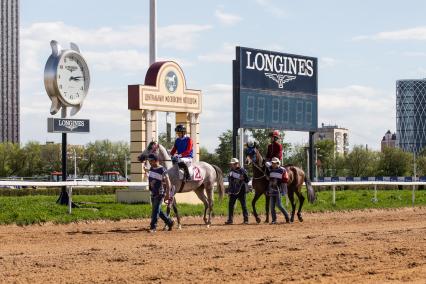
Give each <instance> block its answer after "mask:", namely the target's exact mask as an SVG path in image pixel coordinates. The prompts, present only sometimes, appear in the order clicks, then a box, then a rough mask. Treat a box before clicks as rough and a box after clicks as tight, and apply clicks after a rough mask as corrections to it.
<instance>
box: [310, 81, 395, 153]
mask: <svg viewBox="0 0 426 284" xmlns="http://www.w3.org/2000/svg"><path fill="white" fill-rule="evenodd" d="M318 109H319V121H318V123H319V124H321V122H324V123H326V124H327V123H332V124H337V125H339V126H340V127H345V128H348V129H349V131H350V133H349V135H350V143H351V145H354V144H366V143H367V144H368V145H369V146H370V147H372V148H375V149H379V147H380V144H379V143H380V141H381V138H382V136H383V134H384V133H385V132H386V131H387V130H388V129H394V130H393V131H395V125H396V120H395V115H396V111H395V95H394V92H392V91H389V92H384V91H382V90H378V89H375V88H372V87H368V86H360V85H350V86H346V87H343V88H328V89H323V90H320V92H319V94H318Z"/></svg>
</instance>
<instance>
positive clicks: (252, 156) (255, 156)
mask: <svg viewBox="0 0 426 284" xmlns="http://www.w3.org/2000/svg"><path fill="white" fill-rule="evenodd" d="M257 146H258V145H257V143H256V142H247V148H246V151H245V153H246V160H245V164H246V165H250V164H251V163H260V162H261V157H260V153H259V150H258V149H257Z"/></svg>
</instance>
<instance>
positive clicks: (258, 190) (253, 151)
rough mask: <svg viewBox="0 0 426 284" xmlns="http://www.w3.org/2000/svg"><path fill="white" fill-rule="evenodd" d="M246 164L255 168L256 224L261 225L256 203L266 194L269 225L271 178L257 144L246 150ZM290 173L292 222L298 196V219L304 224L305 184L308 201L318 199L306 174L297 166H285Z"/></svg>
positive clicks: (289, 188) (288, 186)
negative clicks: (295, 196) (303, 187)
mask: <svg viewBox="0 0 426 284" xmlns="http://www.w3.org/2000/svg"><path fill="white" fill-rule="evenodd" d="M246 164H247V165H250V164H251V165H252V166H253V181H252V185H253V188H254V192H255V194H254V197H253V201H252V203H251V204H252V207H253V215H254V217H255V218H256V222H257V223H260V221H261V220H260V218H259V215H258V214H257V212H256V202H257V200H258V199H259V198H260V197H261V196H262V195H263V194H264V195H265V198H266V202H265V212H266V220H265V222H266V223H269V198H268V196H267V195H266V192H267V191H268V186H269V178H268V177H267V176H266V166H265V163H264V160H263V157H262V155H261V154H260V152H259V150H258V149H257V145H256V143H254V145H253V146H249V145H247V149H246ZM284 167H285V168H286V170H287V172H288V177H289V179H288V182H287V192H288V198H289V199H290V203H291V208H292V210H291V217H290V222H293V221H294V214H295V212H296V203H295V201H294V194H296V195H297V197H298V199H299V208H298V210H297V218H298V219H299V221H300V222H303V218H302V206H303V202H304V201H305V197H304V196H303V194H302V185H303V182H305V184H306V188H307V195H308V200H309V202H310V203H313V202H314V201H315V199H316V196H315V191H314V189H313V187H312V185H311V181H310V180H309V178H308V177H306V176H305V172H304V171H303V170H302V169H301V168H298V167H296V166H293V165H285V166H284Z"/></svg>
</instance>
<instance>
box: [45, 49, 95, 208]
mask: <svg viewBox="0 0 426 284" xmlns="http://www.w3.org/2000/svg"><path fill="white" fill-rule="evenodd" d="M50 46H51V48H52V54H51V55H50V56H49V58H48V59H47V62H46V65H45V67H44V86H45V88H46V92H47V95H48V96H49V98H50V100H51V101H52V105H51V107H50V114H52V115H55V114H56V113H58V111H59V110H60V109H61V118H60V119H58V118H48V119H47V131H48V132H51V133H61V134H62V180H63V181H66V180H67V133H89V129H90V126H89V120H88V119H67V118H66V117H67V107H71V112H70V114H71V116H73V115H75V114H76V113H78V112H79V111H80V109H81V107H82V106H83V101H84V99H85V98H86V96H87V93H88V90H89V85H90V73H89V68H88V66H87V63H86V61H85V59H84V58H83V56H82V55H81V53H80V48H79V47H78V46H77V44H75V43H70V49H62V48H61V46H60V45H59V44H58V42H57V41H55V40H52V41H51V42H50ZM75 178H76V177H75ZM68 201H69V196H68V192H67V187H66V186H63V187H62V190H61V195H60V196H59V198H58V201H57V202H58V203H59V204H61V205H67V204H68ZM73 206H75V204H73Z"/></svg>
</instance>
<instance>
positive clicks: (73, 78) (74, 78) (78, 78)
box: [69, 76, 83, 81]
mask: <svg viewBox="0 0 426 284" xmlns="http://www.w3.org/2000/svg"><path fill="white" fill-rule="evenodd" d="M82 78H83V76H75V77H74V76H71V77H70V79H69V80H70V81H71V80H73V81H78V80H80V79H82Z"/></svg>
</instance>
